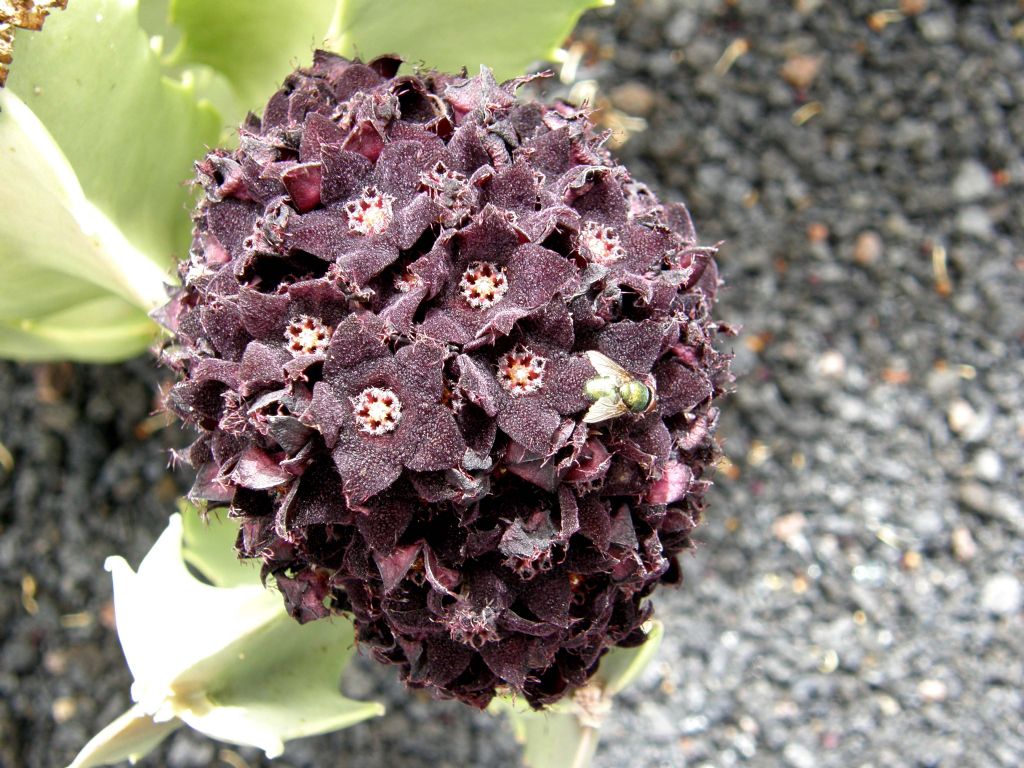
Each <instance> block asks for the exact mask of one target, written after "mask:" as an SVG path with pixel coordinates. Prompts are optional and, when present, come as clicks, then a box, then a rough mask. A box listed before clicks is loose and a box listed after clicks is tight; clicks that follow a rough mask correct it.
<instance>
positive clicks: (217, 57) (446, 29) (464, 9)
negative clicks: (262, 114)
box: [168, 0, 614, 110]
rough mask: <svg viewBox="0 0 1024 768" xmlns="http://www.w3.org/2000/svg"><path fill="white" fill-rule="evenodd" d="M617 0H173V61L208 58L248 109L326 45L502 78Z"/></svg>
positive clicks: (541, 57) (547, 52)
mask: <svg viewBox="0 0 1024 768" xmlns="http://www.w3.org/2000/svg"><path fill="white" fill-rule="evenodd" d="M613 2H614V0H522V1H521V2H517V3H509V2H498V0H432V1H431V2H426V1H425V0H388V2H381V1H380V0H376V1H375V0H304V2H301V3H295V2H289V1H288V0H261V1H260V2H253V1H252V0H220V1H219V2H216V3H211V2H209V1H208V0H170V19H171V21H172V22H173V23H174V24H175V25H177V27H178V28H179V29H180V30H181V39H180V41H179V43H178V46H177V47H176V48H175V50H174V51H173V53H171V54H170V56H169V57H168V63H169V64H172V65H179V66H185V65H190V64H204V65H207V66H209V67H211V68H212V69H214V70H216V71H217V72H220V73H222V74H223V75H225V76H226V77H227V78H228V80H229V81H230V82H231V84H232V85H233V86H234V88H235V91H236V93H237V94H238V97H239V100H240V101H241V103H242V106H244V107H245V108H247V109H253V110H255V109H258V108H259V107H260V106H262V105H263V103H264V102H265V100H266V98H267V94H269V93H271V92H272V91H273V90H274V88H276V87H278V85H280V83H281V81H282V80H283V78H284V77H285V76H286V75H287V74H288V73H289V72H290V71H292V69H294V68H295V67H296V66H297V65H306V64H308V63H309V62H310V61H311V59H312V52H313V50H314V49H315V48H318V47H327V48H328V49H329V50H332V51H336V52H338V53H341V54H343V55H345V56H359V57H360V58H362V59H364V60H366V59H370V58H372V57H374V56H378V55H380V54H385V53H397V54H398V55H400V56H402V57H403V58H404V59H406V60H407V61H410V62H414V63H415V62H423V63H424V64H426V65H427V66H430V67H436V68H438V69H442V70H450V71H458V70H459V69H461V68H462V67H466V68H467V69H468V70H469V71H470V72H476V71H477V70H479V68H480V66H481V65H482V64H485V65H487V66H489V67H491V68H492V69H493V70H494V72H495V76H496V77H497V78H499V79H507V78H511V77H516V76H518V75H521V74H523V73H524V72H525V71H526V69H527V68H528V67H529V66H530V65H531V64H534V63H535V62H538V61H545V60H550V59H552V58H554V56H555V53H556V51H557V49H558V46H559V45H560V44H561V43H562V42H563V41H564V40H565V38H566V37H567V36H568V35H569V33H570V32H571V31H572V28H573V27H574V26H575V24H576V22H577V20H578V19H579V17H580V14H582V13H583V12H584V11H585V10H587V9H589V8H596V7H600V6H607V5H612V4H613Z"/></svg>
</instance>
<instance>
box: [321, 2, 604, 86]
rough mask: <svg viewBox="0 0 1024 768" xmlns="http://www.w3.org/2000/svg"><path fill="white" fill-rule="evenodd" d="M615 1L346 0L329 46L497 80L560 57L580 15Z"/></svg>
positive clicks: (334, 23) (332, 28)
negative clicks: (486, 71)
mask: <svg viewBox="0 0 1024 768" xmlns="http://www.w3.org/2000/svg"><path fill="white" fill-rule="evenodd" d="M613 4H614V0H519V2H514V3H510V2H504V1H501V2H499V1H498V0H436V2H430V3H426V2H421V0H389V2H387V3H381V2H374V0H342V2H339V3H338V9H337V15H336V16H335V19H334V22H333V24H332V26H331V34H330V36H329V38H330V47H331V49H332V50H335V51H337V52H338V53H341V54H342V55H344V56H354V55H358V56H360V57H362V58H364V59H368V58H372V57H374V56H379V55H380V54H384V53H397V54H399V55H400V56H402V57H403V58H404V59H405V60H406V61H410V62H422V63H423V64H425V65H426V66H428V67H435V68H437V69H440V70H444V71H455V72H457V71H458V70H459V69H461V68H462V67H466V69H467V70H469V72H470V73H475V72H477V71H479V69H480V66H481V65H486V66H488V67H490V68H491V69H492V70H493V71H494V76H495V77H496V78H497V79H498V80H506V79H509V78H512V77H518V76H519V75H522V74H523V73H524V72H525V71H526V70H527V68H529V67H530V66H531V65H532V64H535V63H536V62H538V61H550V60H552V59H554V58H555V55H556V52H557V50H558V47H559V46H560V45H561V44H562V42H563V41H564V40H565V39H566V38H567V37H568V36H569V33H570V32H571V31H572V29H573V27H574V26H576V22H577V21H578V20H579V17H580V15H581V14H582V13H583V12H584V11H586V10H588V9H589V8H598V7H601V6H608V5H613Z"/></svg>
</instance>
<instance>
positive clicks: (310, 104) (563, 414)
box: [160, 52, 730, 706]
mask: <svg viewBox="0 0 1024 768" xmlns="http://www.w3.org/2000/svg"><path fill="white" fill-rule="evenodd" d="M398 66H399V62H398V61H397V60H396V59H393V58H382V59H377V60H375V61H373V62H370V63H369V64H360V63H357V62H350V61H346V60H344V59H341V58H339V57H337V56H333V55H331V54H326V53H323V52H319V53H317V55H316V57H315V61H314V65H313V66H312V67H311V68H309V69H305V70H300V71H298V72H296V73H294V74H293V75H291V76H290V77H289V78H288V80H287V81H286V83H285V87H284V88H282V89H281V90H280V91H279V92H278V93H277V94H275V95H274V96H273V98H271V100H270V102H269V103H268V105H267V107H266V110H265V111H264V114H263V117H262V119H257V118H255V117H250V118H249V119H248V120H247V122H246V123H245V125H243V126H242V130H241V137H240V146H239V148H238V149H237V150H234V151H232V152H228V151H225V150H215V151H213V152H211V153H210V154H209V155H208V156H207V157H206V158H205V159H204V160H202V161H201V162H199V163H198V164H197V178H198V183H199V185H201V186H202V188H203V191H204V195H203V199H202V200H201V202H200V203H199V206H198V208H197V210H196V213H195V222H196V226H195V233H194V238H193V247H192V251H191V254H190V259H189V260H188V262H186V263H184V264H182V265H181V270H180V271H181V277H182V287H181V288H180V289H178V290H177V291H176V292H175V294H174V296H173V297H172V300H171V302H170V304H168V306H166V307H165V308H164V309H163V310H161V312H160V318H161V320H162V322H164V323H165V324H166V325H167V327H168V328H169V329H170V330H171V331H172V332H173V334H174V339H173V341H172V342H170V343H169V344H168V345H167V346H166V348H165V349H164V354H163V357H164V360H165V362H166V363H167V364H168V365H169V366H171V367H173V368H175V369H176V370H177V371H178V372H179V374H180V381H179V383H178V384H177V385H176V386H175V387H174V388H173V389H172V391H171V393H170V395H169V397H168V405H169V407H170V408H171V409H172V410H173V411H174V412H175V413H177V414H178V415H179V416H180V417H181V418H182V419H183V420H184V421H186V422H187V423H189V424H190V425H192V426H194V427H195V428H196V429H197V430H198V432H199V437H198V439H197V440H196V442H195V443H194V444H193V445H192V446H191V447H190V448H189V450H188V451H187V452H185V454H184V455H183V458H185V459H186V460H188V461H189V462H190V463H191V464H192V465H193V466H195V468H196V470H197V478H196V482H195V486H194V488H193V492H192V495H193V496H194V497H195V498H197V499H201V500H206V501H207V502H209V503H211V504H227V505H229V506H230V510H231V514H232V515H234V516H235V517H237V518H239V519H240V520H241V523H242V529H241V533H240V536H239V540H238V550H239V553H240V554H241V555H242V556H243V557H251V558H260V559H261V560H262V562H263V573H264V575H265V576H270V575H272V576H273V577H274V578H275V580H276V582H277V584H278V585H279V587H280V588H281V591H282V593H283V596H284V600H285V604H286V605H287V607H288V610H289V611H290V612H291V613H292V615H293V616H295V617H296V618H297V619H298V620H299V621H312V620H315V619H318V618H320V617H323V616H326V615H328V614H330V613H331V612H347V613H350V614H351V615H352V616H353V617H354V621H355V623H356V626H357V630H358V637H359V638H360V641H361V642H362V643H363V644H365V645H366V646H368V647H369V648H371V649H372V652H373V654H374V656H375V657H377V658H378V659H380V660H382V661H385V662H388V663H394V664H397V665H399V666H400V667H401V670H402V675H403V677H404V679H405V680H406V681H407V682H408V683H409V684H410V685H412V686H416V687H425V688H429V689H431V690H432V691H434V692H435V693H437V694H438V695H441V696H447V697H456V698H459V699H461V700H463V701H466V702H469V703H471V704H474V705H476V706H484V705H486V704H487V702H488V701H490V699H491V698H492V697H493V696H494V694H495V691H496V690H497V689H498V688H499V687H505V688H510V689H512V690H514V691H517V692H519V693H520V694H522V695H523V696H524V697H525V698H526V700H527V701H529V702H530V703H531V704H533V705H534V706H541V705H544V704H548V703H551V702H554V701H556V700H558V699H559V698H560V697H561V696H562V695H564V694H565V692H566V691H568V690H570V689H572V688H573V687H576V686H579V685H582V684H583V683H585V682H586V681H587V679H588V677H589V676H590V675H591V674H592V673H593V671H594V669H595V668H596V666H597V663H598V661H599V659H600V657H601V655H602V654H603V653H604V652H605V651H606V650H607V649H608V648H609V647H611V646H613V645H627V646H628V645H636V644H638V643H640V642H642V641H643V639H644V635H643V631H642V629H641V626H642V624H643V622H644V621H645V620H646V619H647V617H648V616H649V615H650V612H651V610H652V609H651V606H650V603H649V601H648V599H647V598H648V596H649V595H650V593H651V591H652V590H653V589H654V587H655V586H656V585H657V584H658V583H660V582H668V583H671V582H678V581H679V580H680V570H679V566H678V562H677V556H678V555H679V553H680V552H682V551H683V550H685V549H686V548H687V547H689V546H690V539H689V535H690V532H691V531H692V529H693V528H694V526H695V525H696V524H697V523H698V522H699V520H700V517H701V514H702V511H703V506H704V502H703V497H704V493H705V491H706V490H707V488H708V486H709V481H708V479H707V472H708V467H709V466H710V465H711V464H712V462H713V461H714V459H715V457H716V448H715V445H714V442H713V439H712V436H713V433H714V427H715V423H716V419H717V410H716V409H715V408H714V407H712V401H713V399H714V398H715V397H716V396H718V395H720V394H721V393H722V392H723V390H724V389H725V388H726V386H727V384H728V382H729V381H730V377H729V372H728V357H727V356H724V355H721V354H719V353H718V352H717V351H716V350H715V348H714V341H715V337H716V335H717V334H718V333H719V332H728V330H729V329H728V328H727V327H726V326H719V325H718V324H716V323H715V322H714V321H712V319H711V309H712V305H713V303H714V298H715V293H716V291H717V288H718V273H717V270H716V268H715V263H714V261H713V258H712V257H713V253H714V249H713V248H702V247H700V246H698V245H697V238H696V235H695V233H694V230H693V225H692V223H691V222H690V218H689V215H688V214H687V212H686V209H685V207H683V206H682V205H678V204H662V203H661V202H660V201H659V200H658V199H657V198H656V197H655V196H654V195H653V194H651V193H650V191H649V190H647V189H646V188H645V187H644V186H643V185H641V184H638V183H637V182H635V181H634V180H633V179H632V178H631V177H630V175H629V172H628V171H627V170H626V169H625V168H623V167H622V166H620V165H618V164H617V163H616V162H615V160H614V159H613V158H612V157H611V155H610V154H609V153H608V152H607V151H606V150H605V149H604V148H603V146H602V137H601V136H600V135H599V134H596V133H595V132H594V130H593V128H592V126H591V124H590V123H589V122H588V119H587V117H586V114H585V113H583V112H580V111H577V110H575V109H573V108H571V107H569V106H567V105H564V104H557V105H554V106H547V105H543V104H538V103H535V102H519V101H517V99H516V97H515V89H516V87H517V86H518V85H519V84H520V83H518V82H512V83H507V84H504V85H499V84H498V83H496V82H495V81H494V79H493V78H492V77H491V75H490V73H488V72H486V71H485V72H484V73H482V74H481V75H480V76H478V77H472V78H468V77H464V76H462V77H459V76H451V75H443V74H437V73H429V74H423V75H414V76H398V75H397V71H398Z"/></svg>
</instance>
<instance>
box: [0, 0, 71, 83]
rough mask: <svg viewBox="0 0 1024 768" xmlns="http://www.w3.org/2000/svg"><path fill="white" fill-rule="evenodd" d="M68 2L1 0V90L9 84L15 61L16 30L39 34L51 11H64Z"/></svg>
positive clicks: (65, 0)
mask: <svg viewBox="0 0 1024 768" xmlns="http://www.w3.org/2000/svg"><path fill="white" fill-rule="evenodd" d="M67 7H68V0H47V2H40V3H37V2H34V1H33V0H0V88H2V87H3V86H4V85H5V84H6V83H7V73H8V72H9V71H10V66H11V61H12V60H13V59H14V30H15V29H30V30H32V31H35V32H38V31H39V30H41V29H42V28H43V22H45V21H46V17H47V16H48V15H49V13H50V11H62V10H64V9H65V8H67Z"/></svg>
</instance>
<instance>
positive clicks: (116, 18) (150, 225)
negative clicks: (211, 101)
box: [0, 0, 218, 361]
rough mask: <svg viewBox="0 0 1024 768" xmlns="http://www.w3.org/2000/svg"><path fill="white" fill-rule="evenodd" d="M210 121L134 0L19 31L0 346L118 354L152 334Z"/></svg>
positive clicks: (75, 6) (5, 188)
mask: <svg viewBox="0 0 1024 768" xmlns="http://www.w3.org/2000/svg"><path fill="white" fill-rule="evenodd" d="M217 125H218V119H217V117H216V114H215V113H214V112H213V110H212V109H209V108H208V107H202V106H199V105H197V103H196V99H195V97H194V94H193V93H192V92H191V90H190V89H189V88H187V87H185V86H183V85H182V84H181V83H175V82H172V81H170V80H168V79H167V78H164V77H163V75H162V74H161V71H160V65H159V63H158V62H157V60H156V57H155V56H154V55H153V53H152V51H150V49H149V43H148V39H147V37H146V35H145V33H143V31H142V30H141V28H140V27H139V24H138V20H137V18H136V2H133V1H132V0H78V2H75V3H72V4H71V5H70V7H69V8H68V10H67V11H64V12H62V13H60V14H55V15H54V16H53V17H52V18H51V19H50V23H48V24H47V27H46V34H45V35H41V34H35V35H33V34H28V35H19V37H18V60H17V64H16V65H15V66H14V68H13V70H12V72H11V77H10V79H9V80H8V87H7V88H6V89H5V90H4V91H3V92H0V178H2V179H3V180H4V183H3V185H0V211H3V214H2V218H3V231H4V237H3V238H2V239H0V326H2V327H4V328H5V332H4V334H3V340H2V342H0V355H3V356H7V357H16V358H20V359H26V360H46V359H59V358H72V359H76V360H86V361H112V360H117V359H123V358H126V357H130V356H132V355H134V354H137V353H138V352H140V351H141V350H142V349H144V348H145V347H146V346H147V345H148V344H149V343H150V342H151V340H152V337H153V335H154V334H155V332H156V329H155V326H154V325H153V324H152V323H149V322H148V321H147V320H146V317H145V312H147V311H149V310H151V309H153V308H154V307H156V306H158V305H159V304H161V303H163V301H164V300H165V298H166V294H165V292H164V283H165V282H167V281H168V280H169V277H168V275H167V271H168V268H169V265H170V264H171V262H172V259H173V257H174V256H175V255H179V256H180V255H181V254H183V253H184V251H185V248H186V247H187V243H188V239H187V238H188V231H189V221H188V217H187V216H186V215H184V211H185V209H186V208H187V205H188V201H189V192H188V189H187V186H186V185H185V184H184V183H183V182H184V181H185V180H186V179H187V178H188V176H189V171H190V166H191V160H192V158H193V157H194V156H196V155H197V154H198V153H199V152H200V150H201V149H202V148H203V146H204V144H206V143H208V142H210V141H213V140H214V139H215V138H216V136H217ZM133 306H134V307H135V308H137V309H133Z"/></svg>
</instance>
